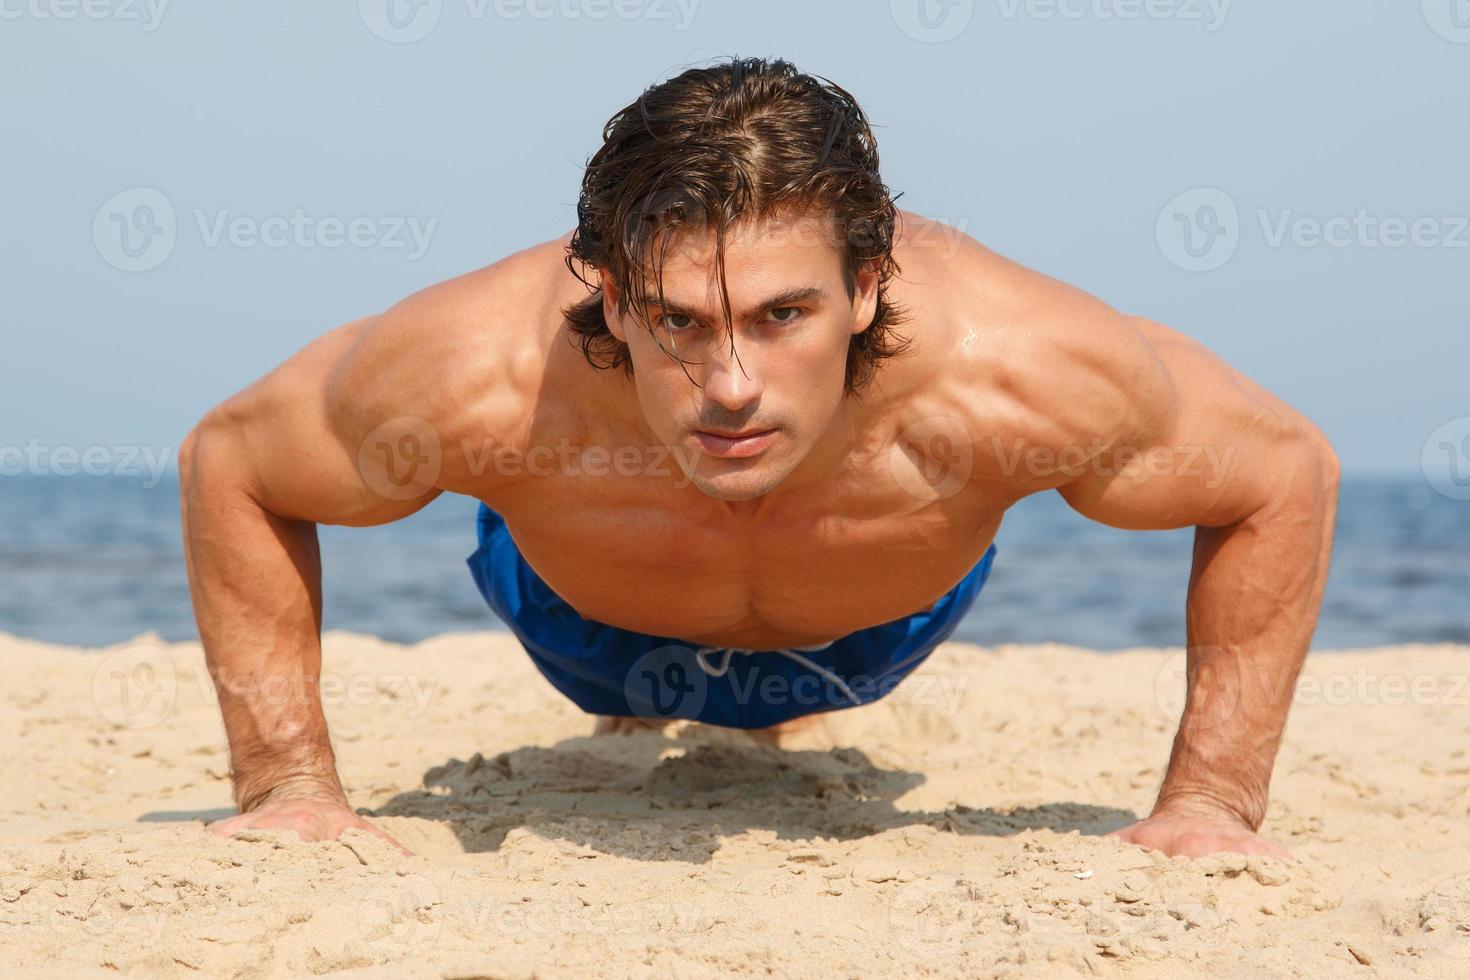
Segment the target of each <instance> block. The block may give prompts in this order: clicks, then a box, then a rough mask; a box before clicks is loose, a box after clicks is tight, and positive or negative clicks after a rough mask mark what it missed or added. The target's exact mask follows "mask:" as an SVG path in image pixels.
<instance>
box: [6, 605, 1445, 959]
mask: <svg viewBox="0 0 1470 980" xmlns="http://www.w3.org/2000/svg"><path fill="white" fill-rule="evenodd" d="M326 648H327V650H326V662H327V665H328V672H329V676H328V677H327V678H326V679H325V681H324V700H325V701H326V703H327V712H328V715H329V717H330V719H331V722H332V725H333V732H334V734H335V738H336V744H337V746H338V754H339V760H340V763H341V769H342V773H343V779H344V781H345V783H346V784H347V786H348V789H349V792H350V794H351V796H352V799H353V801H354V802H355V803H356V804H357V805H359V806H363V807H370V808H371V809H372V811H373V813H374V814H375V815H376V819H377V820H378V822H379V823H380V824H381V826H383V827H384V828H385V829H387V830H388V831H389V832H390V833H392V834H394V835H396V836H397V837H398V838H399V839H400V840H402V841H403V842H404V843H405V844H407V845H408V846H409V847H411V848H413V849H414V850H415V851H416V852H417V854H416V856H414V857H403V856H401V855H399V854H398V853H397V852H396V851H393V850H392V849H391V848H388V847H387V846H386V845H383V844H381V843H380V842H379V841H378V840H377V839H376V838H372V837H371V836H370V835H364V834H358V833H357V832H353V833H351V834H349V835H348V836H347V837H346V838H345V839H344V840H342V841H340V842H332V843H321V844H301V843H299V842H295V840H294V838H291V839H290V840H287V839H285V838H282V837H278V836H275V835H271V834H260V835H255V836H252V837H250V838H249V839H236V840H230V841H225V840H220V839H217V838H215V837H213V836H211V835H208V834H206V833H205V832H204V831H203V830H202V824H201V822H200V820H201V818H211V819H212V818H214V817H217V816H220V815H223V814H225V813H227V812H228V809H227V808H228V806H229V801H230V796H229V784H228V781H227V772H226V769H227V762H226V757H225V755H224V752H223V736H222V730H221V727H220V723H219V720H218V717H217V714H216V712H215V709H214V706H213V693H212V689H211V688H210V687H209V684H208V679H207V676H206V675H205V674H204V672H203V669H202V667H203V664H202V658H201V655H200V652H199V649H198V647H197V646H194V645H164V644H160V643H157V642H156V641H154V640H151V639H150V638H143V639H141V640H139V641H135V642H134V643H132V644H127V645H124V646H122V647H118V648H110V649H108V650H101V651H98V650H77V649H71V648H65V647H55V646H48V645H44V644H39V643H35V642H31V641H26V640H20V639H15V638H10V637H3V636H0V665H3V667H4V670H5V675H6V678H7V681H8V683H7V684H6V685H5V693H4V697H5V699H6V702H7V704H6V710H5V711H4V712H3V720H0V724H3V729H0V735H3V744H4V745H5V747H6V751H5V752H4V754H3V761H0V788H3V791H4V792H3V800H0V814H3V815H0V821H3V823H0V827H3V834H0V967H3V972H4V974H5V975H7V976H52V975H56V976H96V975H105V976H116V975H117V974H119V973H122V974H128V975H138V976H145V975H157V976H174V977H195V976H232V977H277V976H300V975H305V974H323V973H332V974H343V975H350V976H355V977H385V978H386V977H446V978H449V977H456V978H471V977H529V976H542V977H547V976H550V977H604V976H606V977H614V976H658V977H663V976H667V977H703V976H714V975H729V974H735V975H758V976H767V975H773V976H794V977H823V978H827V977H859V976H861V977H867V976H874V975H903V976H933V977H939V976H944V977H951V976H952V977H977V976H990V975H1017V976H1046V977H1051V976H1068V975H1073V974H1082V975H1091V974H1097V975H1114V976H1125V977H1128V976H1147V977H1153V976H1159V977H1188V976H1272V977H1274V976H1309V977H1315V976H1364V977H1367V976H1404V975H1411V974H1412V975H1424V976H1436V977H1464V976H1470V757H1467V754H1466V753H1467V749H1470V684H1467V677H1470V648H1465V647H1449V646H1419V647H1399V648H1393V649H1385V650H1373V651H1360V652H1344V653H1323V654H1316V655H1314V656H1313V657H1312V658H1311V661H1310V666H1309V668H1308V672H1307V674H1306V675H1305V678H1304V682H1303V684H1302V685H1300V686H1299V688H1298V691H1297V706H1296V708H1295V709H1294V714H1293V720H1292V725H1291V729H1290V732H1289V734H1288V740H1287V745H1286V747H1285V749H1284V750H1283V753H1282V757H1281V761H1280V764H1279V765H1278V767H1277V775H1276V784H1275V798H1274V801H1273V804H1272V807H1271V812H1270V818H1269V820H1268V822H1267V825H1266V828H1265V830H1266V832H1267V833H1268V834H1270V835H1271V836H1273V837H1274V838H1275V839H1277V840H1279V841H1281V842H1283V843H1284V844H1286V845H1287V846H1288V847H1289V848H1291V849H1292V850H1293V852H1294V853H1295V854H1296V855H1297V857H1298V862H1297V863H1294V864H1285V863H1276V862H1269V861H1256V860H1246V859H1244V858H1239V857H1232V856H1219V857H1215V858H1210V859H1207V860H1204V861H1199V862H1191V861H1187V860H1183V859H1165V858H1162V857H1158V856H1154V855H1151V854H1149V853H1148V852H1145V851H1143V850H1140V849H1138V848H1133V847H1129V846H1126V845H1123V844H1119V843H1117V842H1115V841H1112V840H1107V839H1102V838H1099V837H1097V836H1096V835H1097V834H1099V833H1101V832H1104V831H1107V830H1110V829H1112V828H1114V827H1117V826H1120V825H1122V824H1124V823H1126V822H1128V821H1130V820H1131V819H1132V818H1133V816H1134V815H1135V814H1141V813H1145V812H1146V811H1147V807H1148V805H1149V803H1150V802H1151V799H1152V794H1153V791H1154V789H1155V787H1156V786H1157V784H1158V781H1159V779H1160V776H1161V775H1162V765H1163V763H1164V761H1165V758H1166V755H1167V749H1168V745H1169V739H1170V736H1171V734H1172V729H1173V722H1174V718H1175V715H1176V714H1177V710H1178V706H1179V703H1180V695H1181V692H1182V673H1181V667H1182V654H1180V653H1179V652H1177V651H1173V652H1171V651H1130V652H1126V653H1121V654H1109V655H1099V654H1096V653H1092V652H1089V651H1085V650H1077V649H1070V648H1063V647H1051V646H1046V647H1002V648H997V649H981V648H976V647H970V646H964V645H959V644H952V645H948V646H946V647H945V648H943V649H942V650H940V651H939V652H938V653H937V654H936V655H935V656H934V657H933V658H932V659H931V660H930V661H929V663H928V664H927V665H926V669H925V670H923V671H921V673H920V674H918V675H916V676H915V677H914V678H911V679H910V680H909V681H908V682H907V683H906V684H905V685H904V686H903V687H901V688H900V689H899V690H898V691H896V692H895V693H894V694H893V695H891V696H890V698H889V699H888V700H886V701H884V702H882V703H880V704H878V705H875V706H871V707H867V708H862V709H857V710H852V711H845V712H839V713H836V714H834V715H832V716H830V718H831V728H832V730H833V733H834V734H835V736H836V738H837V742H838V744H839V745H840V746H842V747H840V748H837V749H835V750H831V751H823V752H819V751H789V750H788V751H778V750H775V749H772V748H769V747H766V746H761V745H758V744H755V743H754V742H753V741H752V740H751V739H750V738H748V737H747V736H745V735H743V734H741V733H737V732H731V731H726V730H719V729H704V728H699V727H696V726H685V727H684V728H683V729H682V730H679V731H675V732H671V733H667V734H659V733H654V732H647V733H643V734H637V735H622V736H611V737H603V738H596V739H594V738H590V737H588V733H589V732H590V730H591V719H590V718H588V717H587V716H585V715H582V714H581V713H579V712H578V711H577V710H576V709H575V708H573V707H572V706H571V705H569V704H567V703H565V702H564V701H562V700H561V699H560V697H559V696H558V695H557V694H556V693H555V692H554V691H553V690H552V689H551V688H550V687H549V686H548V685H547V684H546V683H545V682H544V681H543V680H542V679H541V678H540V676H539V675H537V674H536V673H535V671H534V670H533V668H532V667H531V665H530V663H529V661H528V660H527V659H526V657H525V656H524V655H523V654H522V653H521V652H520V650H519V648H518V647H516V646H515V645H514V642H513V641H512V640H511V639H510V638H509V637H507V636H505V635H500V634H479V635H446V636H443V637H439V638H436V639H434V640H431V641H429V642H426V643H423V644H420V645H418V646H414V647H399V646H394V645H391V644H387V643H384V642H381V641H378V640H375V639H372V638H367V637H360V636H350V635H338V634H334V635H332V636H330V637H329V638H328V640H327V644H326Z"/></svg>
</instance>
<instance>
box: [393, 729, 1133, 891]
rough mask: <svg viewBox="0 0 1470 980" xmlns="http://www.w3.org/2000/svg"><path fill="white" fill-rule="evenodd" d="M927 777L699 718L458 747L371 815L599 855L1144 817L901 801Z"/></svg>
mask: <svg viewBox="0 0 1470 980" xmlns="http://www.w3.org/2000/svg"><path fill="white" fill-rule="evenodd" d="M923 782H924V777H923V776H922V775H921V774H919V773H915V772H907V771H904V770H893V769H885V768H882V767H880V766H878V765H876V764H874V763H873V761H872V760H871V759H870V758H869V757H868V756H867V755H865V754H864V753H863V752H862V751H860V750H858V749H854V748H839V749H833V750H831V751H828V752H813V751H789V750H780V749H775V748H771V747H769V746H766V745H761V744H758V743H755V742H753V741H752V740H750V739H749V738H747V737H746V736H744V735H743V734H741V733H737V732H730V731H725V730H721V729H710V728H701V727H699V726H691V727H689V728H686V729H685V730H684V731H683V732H681V733H680V734H679V735H678V736H677V737H674V738H668V737H665V736H663V735H661V734H658V733H652V732H650V733H646V734H636V735H618V736H603V737H587V738H572V739H566V740H565V741H562V742H559V743H557V744H556V745H554V746H551V747H550V748H545V747H539V746H527V747H524V748H520V749H516V750H514V751H511V752H504V753H501V754H499V755H496V756H494V757H492V758H488V759H486V758H483V757H482V756H481V755H480V754H479V753H476V754H475V755H474V756H472V757H471V758H470V759H469V760H468V761H461V760H459V759H453V758H452V759H450V760H448V761H447V762H445V763H444V764H443V765H441V766H435V767H433V768H432V769H430V770H429V771H428V772H426V773H425V774H424V786H425V789H423V790H415V791H411V792H404V793H400V794H398V795H397V796H395V797H394V798H393V799H392V800H390V801H389V802H388V803H386V804H385V805H384V806H382V807H380V808H379V809H377V810H376V811H373V814H372V815H376V816H410V817H420V818H424V819H429V820H437V821H443V822H446V823H448V824H450V825H451V826H452V827H453V829H454V832H455V834H456V835H457V836H458V837H459V840H460V843H461V846H463V847H464V849H465V850H466V851H470V852H478V851H493V850H495V849H497V848H499V846H500V845H501V842H502V841H503V840H504V839H505V836H506V834H507V833H509V832H510V831H511V830H513V829H515V828H521V827H524V828H528V829H530V830H532V831H534V832H535V833H536V834H537V835H538V836H541V837H543V838H546V839H548V840H557V841H562V842H565V843H568V844H571V845H575V846H578V847H583V848H587V849H590V850H592V851H596V852H600V853H604V854H611V855H617V856H622V857H630V858H635V859H641V860H653V861H685V862H690V863H703V862H705V861H708V860H709V859H710V856H711V855H713V854H714V853H715V851H717V850H718V849H719V847H720V837H721V836H722V835H729V834H735V833H740V832H742V831H760V830H764V831H768V832H771V833H773V834H775V835H776V837H777V838H778V839H785V840H800V839H808V838H812V837H828V838H834V839H837V840H853V839H857V838H861V837H867V836H871V835H873V834H878V833H881V832H883V831H885V830H893V829H897V828H903V827H913V826H919V825H928V826H931V827H934V828H936V829H938V830H941V831H949V832H952V833H956V834H974V835H988V836H1008V835H1011V834H1015V833H1018V832H1020V831H1024V830H1033V829H1047V830H1054V831H1058V832H1060V833H1067V832H1069V831H1074V830H1075V831H1079V832H1081V833H1083V834H1102V833H1106V832H1108V831H1110V830H1114V829H1116V828H1118V827H1122V826H1125V825H1127V824H1129V823H1132V822H1133V821H1134V820H1136V819H1137V817H1136V816H1135V815H1134V814H1133V813H1132V812H1130V811H1128V810H1121V809H1117V808H1113V807H1100V806H1093V805H1089V804H1083V803H1060V802H1059V803H1048V804H1045V805H1042V806H1036V807H1025V808H1019V809H1012V810H998V809H988V808H987V809H972V808H970V807H966V806H954V807H951V808H949V809H947V810H943V811H938V812H924V811H913V810H902V809H899V808H897V807H895V806H894V803H893V801H894V800H896V799H898V797H900V796H902V795H903V794H904V793H906V792H908V791H909V790H911V789H913V788H914V787H916V786H919V785H921V784H922V783H923Z"/></svg>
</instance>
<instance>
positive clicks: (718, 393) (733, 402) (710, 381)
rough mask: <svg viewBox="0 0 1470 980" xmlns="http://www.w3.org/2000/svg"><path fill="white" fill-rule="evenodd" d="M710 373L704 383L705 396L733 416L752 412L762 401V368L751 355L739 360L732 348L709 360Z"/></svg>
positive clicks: (727, 346)
mask: <svg viewBox="0 0 1470 980" xmlns="http://www.w3.org/2000/svg"><path fill="white" fill-rule="evenodd" d="M708 363H709V370H708V373H707V374H706V376H705V379H704V391H705V395H706V396H707V397H709V398H711V399H713V400H714V401H715V402H718V403H719V404H720V405H721V406H722V407H724V408H727V409H729V410H730V411H732V412H735V411H740V410H741V409H744V408H748V407H749V406H750V405H752V404H753V403H754V402H756V401H757V400H759V398H760V396H761V390H762V389H763V388H764V387H765V383H764V381H763V379H762V374H761V370H760V365H759V364H758V363H757V359H756V357H755V356H753V352H751V351H747V352H745V354H744V355H743V356H742V357H740V358H739V359H738V360H737V359H736V356H735V353H734V352H733V351H731V350H730V347H729V345H726V346H725V347H724V349H722V350H720V351H718V352H716V353H715V355H714V356H713V357H711V358H710V359H709V362H708Z"/></svg>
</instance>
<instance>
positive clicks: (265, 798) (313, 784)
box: [235, 770, 347, 813]
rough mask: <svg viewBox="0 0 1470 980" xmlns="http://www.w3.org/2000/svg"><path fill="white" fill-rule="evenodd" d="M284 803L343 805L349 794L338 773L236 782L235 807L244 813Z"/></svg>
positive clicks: (327, 772) (315, 773) (295, 774)
mask: <svg viewBox="0 0 1470 980" xmlns="http://www.w3.org/2000/svg"><path fill="white" fill-rule="evenodd" d="M284 802H311V803H333V804H337V803H340V804H341V805H343V806H346V805H347V794H346V793H345V792H344V791H343V789H342V783H341V782H340V781H339V780H338V779H337V774H336V772H335V771H332V770H328V771H326V772H296V773H290V774H284V775H283V774H271V775H270V776H264V775H259V776H253V777H241V776H238V775H237V776H236V778H235V803H236V805H237V806H238V807H239V808H240V812H241V813H249V812H250V811H251V810H258V809H260V808H261V807H262V806H265V805H267V804H273V803H284Z"/></svg>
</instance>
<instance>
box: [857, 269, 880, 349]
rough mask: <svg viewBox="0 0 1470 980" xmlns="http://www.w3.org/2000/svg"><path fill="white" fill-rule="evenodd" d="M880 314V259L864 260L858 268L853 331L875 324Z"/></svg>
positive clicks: (860, 331)
mask: <svg viewBox="0 0 1470 980" xmlns="http://www.w3.org/2000/svg"><path fill="white" fill-rule="evenodd" d="M877 315H878V260H877V259H873V260H871V261H868V262H864V263H863V264H862V265H859V266H858V268H857V281H856V283H854V286H853V296H852V332H853V333H854V334H860V333H862V332H863V331H864V330H866V329H868V328H869V327H871V326H872V325H873V319H874V318H875V317H876V316H877Z"/></svg>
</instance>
